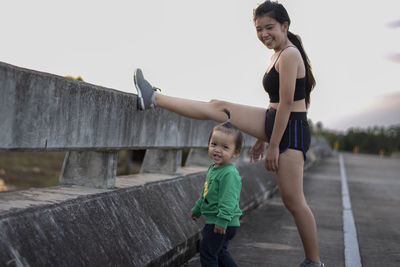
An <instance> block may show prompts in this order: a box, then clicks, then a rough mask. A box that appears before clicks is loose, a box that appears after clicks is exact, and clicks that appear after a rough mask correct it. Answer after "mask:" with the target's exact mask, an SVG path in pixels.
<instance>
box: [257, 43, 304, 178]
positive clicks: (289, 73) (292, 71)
mask: <svg viewBox="0 0 400 267" xmlns="http://www.w3.org/2000/svg"><path fill="white" fill-rule="evenodd" d="M299 63H301V55H300V54H299V52H298V50H297V49H295V48H287V49H286V50H285V51H283V52H282V54H281V56H280V59H279V63H278V64H279V65H278V72H279V104H278V107H277V111H276V116H275V123H274V128H273V130H272V135H271V140H270V142H269V146H268V150H267V157H266V161H265V165H266V168H267V170H269V171H273V172H276V171H277V170H278V159H279V143H280V141H281V139H282V136H283V133H284V132H285V129H286V126H287V124H288V120H289V116H290V111H291V106H292V104H293V97H294V90H295V86H296V78H297V70H298V66H299Z"/></svg>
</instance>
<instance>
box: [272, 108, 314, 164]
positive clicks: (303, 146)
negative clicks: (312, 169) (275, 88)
mask: <svg viewBox="0 0 400 267" xmlns="http://www.w3.org/2000/svg"><path fill="white" fill-rule="evenodd" d="M275 115H276V109H273V108H270V109H267V112H266V114H265V134H266V135H267V139H268V142H269V140H270V138H271V135H272V129H273V128H274V122H275ZM310 143H311V132H310V127H309V126H308V121H307V112H291V113H290V116H289V121H288V125H287V126H286V130H285V132H284V134H283V136H282V139H281V142H280V143H279V151H280V153H283V152H285V151H286V150H287V149H289V148H291V149H296V150H300V151H303V155H304V160H305V159H306V152H307V151H308V149H309V148H310Z"/></svg>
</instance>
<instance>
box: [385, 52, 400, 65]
mask: <svg viewBox="0 0 400 267" xmlns="http://www.w3.org/2000/svg"><path fill="white" fill-rule="evenodd" d="M386 58H387V59H389V60H391V61H394V62H397V63H400V53H390V54H388V55H387V56H386Z"/></svg>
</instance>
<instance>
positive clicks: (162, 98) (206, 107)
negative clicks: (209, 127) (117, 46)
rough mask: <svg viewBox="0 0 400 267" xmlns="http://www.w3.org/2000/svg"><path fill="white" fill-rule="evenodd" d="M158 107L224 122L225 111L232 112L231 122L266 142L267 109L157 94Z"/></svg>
mask: <svg viewBox="0 0 400 267" xmlns="http://www.w3.org/2000/svg"><path fill="white" fill-rule="evenodd" d="M155 100H156V105H157V106H158V107H161V108H165V109H167V110H169V111H172V112H175V113H177V114H179V115H182V116H185V117H189V118H193V119H198V120H213V121H216V122H224V121H226V120H227V117H226V114H225V113H224V112H222V110H223V109H228V110H229V111H230V112H231V122H232V124H234V125H235V126H237V127H238V128H239V129H240V130H242V131H243V132H245V133H247V134H249V135H251V136H254V137H256V138H259V139H263V140H266V136H265V132H264V124H265V112H266V109H264V108H259V107H252V106H247V105H241V104H235V103H230V102H226V101H220V100H211V101H210V102H204V101H196V100H190V99H184V98H178V97H171V96H166V95H162V94H159V93H157V94H156V97H155Z"/></svg>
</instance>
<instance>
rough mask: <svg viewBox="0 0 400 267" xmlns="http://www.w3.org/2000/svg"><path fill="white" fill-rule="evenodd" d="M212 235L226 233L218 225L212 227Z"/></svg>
mask: <svg viewBox="0 0 400 267" xmlns="http://www.w3.org/2000/svg"><path fill="white" fill-rule="evenodd" d="M214 233H216V234H220V235H224V234H225V233H226V229H225V228H222V227H219V226H218V225H215V226H214Z"/></svg>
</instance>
